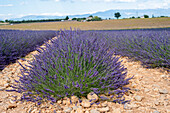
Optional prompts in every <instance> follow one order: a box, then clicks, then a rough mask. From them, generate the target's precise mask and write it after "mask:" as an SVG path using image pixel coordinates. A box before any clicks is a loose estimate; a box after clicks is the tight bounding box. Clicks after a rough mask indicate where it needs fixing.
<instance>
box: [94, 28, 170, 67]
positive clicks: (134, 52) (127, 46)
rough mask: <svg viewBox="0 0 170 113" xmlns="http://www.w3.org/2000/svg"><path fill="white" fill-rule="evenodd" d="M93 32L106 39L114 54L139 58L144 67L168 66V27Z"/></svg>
mask: <svg viewBox="0 0 170 113" xmlns="http://www.w3.org/2000/svg"><path fill="white" fill-rule="evenodd" d="M93 32H94V31H93ZM95 32H97V33H99V34H100V36H101V38H102V37H106V38H107V39H108V42H110V47H111V48H112V49H113V50H114V52H115V54H116V55H122V56H128V57H129V58H133V59H135V60H139V61H141V62H142V63H143V65H144V66H146V67H165V68H170V28H167V29H153V30H152V29H146V30H118V31H95Z"/></svg>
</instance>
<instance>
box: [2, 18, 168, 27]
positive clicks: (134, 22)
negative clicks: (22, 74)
mask: <svg viewBox="0 0 170 113" xmlns="http://www.w3.org/2000/svg"><path fill="white" fill-rule="evenodd" d="M70 27H72V28H80V29H81V30H114V29H136V28H165V27H170V17H166V18H144V19H141V18H140V19H119V20H103V21H95V22H72V21H70V22H68V21H67V22H44V23H26V24H15V25H1V26H0V29H20V30H26V29H31V30H59V29H64V28H65V29H70Z"/></svg>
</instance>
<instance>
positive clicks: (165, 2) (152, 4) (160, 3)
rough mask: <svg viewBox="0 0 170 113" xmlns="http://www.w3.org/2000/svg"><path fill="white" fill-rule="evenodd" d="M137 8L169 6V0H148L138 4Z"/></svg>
mask: <svg viewBox="0 0 170 113" xmlns="http://www.w3.org/2000/svg"><path fill="white" fill-rule="evenodd" d="M138 8H139V9H157V8H170V1H169V0H162V1H158V0H157V1H152V0H148V1H146V2H143V3H140V4H138Z"/></svg>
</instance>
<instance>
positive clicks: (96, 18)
mask: <svg viewBox="0 0 170 113" xmlns="http://www.w3.org/2000/svg"><path fill="white" fill-rule="evenodd" d="M92 21H102V18H100V17H98V16H94V17H93V19H92Z"/></svg>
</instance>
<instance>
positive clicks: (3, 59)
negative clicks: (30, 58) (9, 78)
mask: <svg viewBox="0 0 170 113" xmlns="http://www.w3.org/2000/svg"><path fill="white" fill-rule="evenodd" d="M54 36H56V31H31V30H25V31H21V30H0V70H2V69H3V68H4V67H5V66H6V65H8V64H9V63H12V62H13V63H14V62H15V61H16V59H19V58H21V57H24V56H25V55H27V54H28V53H29V52H31V51H34V50H35V49H36V47H39V46H40V45H42V44H43V43H44V42H45V41H47V40H49V39H51V38H53V37H54Z"/></svg>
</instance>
